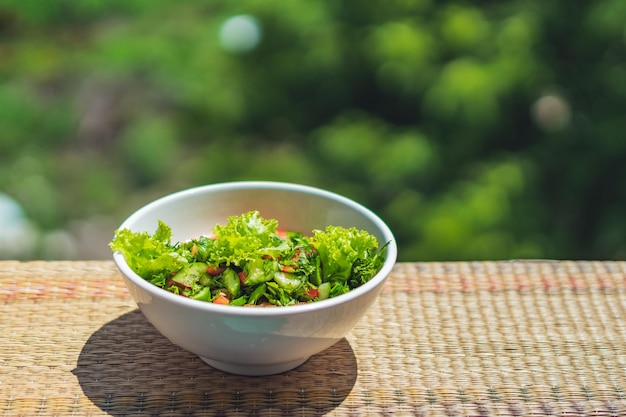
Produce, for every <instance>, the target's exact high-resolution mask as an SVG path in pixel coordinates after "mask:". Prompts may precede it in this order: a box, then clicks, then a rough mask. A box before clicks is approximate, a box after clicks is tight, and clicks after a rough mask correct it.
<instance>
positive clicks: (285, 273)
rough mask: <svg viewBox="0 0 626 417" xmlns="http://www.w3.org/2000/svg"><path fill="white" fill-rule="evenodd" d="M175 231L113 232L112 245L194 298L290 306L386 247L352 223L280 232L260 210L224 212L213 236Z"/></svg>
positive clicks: (367, 268)
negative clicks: (177, 238) (185, 236)
mask: <svg viewBox="0 0 626 417" xmlns="http://www.w3.org/2000/svg"><path fill="white" fill-rule="evenodd" d="M171 237H172V231H171V228H170V227H169V226H167V225H166V224H165V223H163V222H161V221H159V222H158V227H157V230H156V231H155V233H154V234H152V235H150V234H149V233H146V232H132V231H130V230H128V229H121V230H116V231H115V236H114V238H113V240H112V241H111V243H110V244H109V246H110V247H111V249H112V250H113V251H117V252H120V253H121V254H122V255H123V256H124V258H125V259H126V262H127V263H128V265H129V266H130V268H131V269H132V270H133V271H135V272H136V273H137V275H139V276H141V277H142V278H144V279H146V280H147V281H149V282H151V283H153V284H155V285H157V286H159V287H161V288H164V289H166V290H168V291H171V292H173V293H175V294H180V295H183V296H186V297H190V298H193V299H196V300H203V301H210V302H215V303H221V304H230V305H263V304H274V305H281V306H284V305H294V304H300V303H308V302H311V301H317V300H322V299H326V298H329V297H334V296H337V295H340V294H344V293H346V292H348V291H350V290H352V289H354V288H357V287H358V286H360V285H362V284H364V283H365V282H367V281H369V280H370V279H371V278H372V277H373V276H374V275H376V273H378V271H380V268H381V267H382V265H383V263H384V259H385V246H383V247H382V248H381V247H379V245H378V242H377V240H376V238H375V237H374V236H372V235H371V234H369V233H368V232H366V231H363V230H358V229H356V228H343V227H338V226H328V227H327V228H326V229H325V230H313V231H312V236H304V235H303V234H302V233H300V232H293V231H284V230H280V229H279V228H278V222H277V221H276V220H272V219H264V218H263V217H261V215H260V214H259V212H258V211H250V212H247V213H244V214H242V215H240V216H232V217H229V218H228V222H227V224H226V225H216V226H215V227H214V228H213V235H212V236H210V237H207V236H201V237H198V238H197V239H192V240H190V241H187V242H182V243H176V244H172V243H171Z"/></svg>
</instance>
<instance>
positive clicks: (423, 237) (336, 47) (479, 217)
mask: <svg viewBox="0 0 626 417" xmlns="http://www.w3.org/2000/svg"><path fill="white" fill-rule="evenodd" d="M234 16H240V17H243V20H241V19H240V20H239V21H237V22H236V23H235V22H234V21H232V20H231V21H230V22H231V23H233V25H231V29H232V27H235V29H236V30H235V31H234V32H233V31H232V30H231V31H230V32H226V30H225V29H224V28H225V26H224V25H225V23H226V22H229V19H231V18H233V17H234ZM246 19H247V20H246ZM241 22H244V23H243V24H242V23H241ZM625 22H626V3H625V2H623V1H622V0H598V1H595V2H575V4H574V3H573V2H570V1H565V0H554V1H549V2H546V1H542V0H505V1H499V2H494V1H488V0H481V1H476V2H465V1H462V0H451V1H446V2H434V1H432V0H389V1H385V2H379V1H372V0H341V1H333V2H326V1H319V0H318V1H304V0H291V1H288V2H285V1H276V0H263V1H261V0H238V1H232V2H230V1H213V2H206V1H199V0H182V1H178V2H169V1H163V0H106V1H104V0H83V1H70V0H56V1H49V2H47V1H37V0H21V1H19V2H17V1H11V0H0V192H2V193H4V194H6V195H8V196H10V197H12V198H13V199H15V200H16V201H17V202H18V203H19V204H20V205H21V206H22V207H23V208H24V210H25V212H26V216H27V217H28V218H29V219H30V220H31V221H32V223H33V224H34V226H35V228H36V230H38V231H39V232H41V233H46V232H49V231H54V230H63V229H64V228H67V227H69V226H68V225H70V224H71V223H72V222H73V221H76V219H80V220H84V221H87V222H88V221H89V220H90V219H93V218H101V217H102V216H106V217H107V218H110V219H111V221H112V224H119V222H121V221H122V220H123V219H124V218H125V217H126V216H127V215H128V214H129V213H130V212H131V211H133V210H134V209H136V208H137V207H139V206H140V205H142V204H144V203H146V202H147V201H149V200H151V199H153V198H155V197H158V196H161V195H164V194H166V193H169V192H172V191H175V190H178V189H181V188H186V187H190V186H195V185H200V184H207V183H214V182H222V181H230V180H248V179H264V180H280V181H292V182H298V183H305V184H310V185H315V186H319V187H323V188H327V189H330V190H332V191H336V192H339V193H342V194H345V195H347V196H349V197H351V198H353V199H355V200H357V201H359V202H361V203H363V204H365V205H367V206H368V207H370V208H371V209H372V210H374V211H375V212H377V213H378V214H380V215H381V216H382V217H383V218H384V219H385V220H386V221H387V222H388V224H389V225H390V226H391V227H392V229H393V230H394V233H395V234H396V236H397V238H398V240H399V246H400V260H403V261H417V260H466V259H473V260H481V259H507V258H528V257H532V258H561V259H580V258H586V259H616V258H624V257H626V239H625V236H626V215H625V213H626V165H625V162H624V161H626V158H625V156H626V122H625V120H626V118H625V117H624V109H625V107H624V104H625V103H626V23H625ZM237 24H239V26H237ZM246 25H247V26H246ZM237 27H240V28H241V29H240V32H237ZM257 35H258V36H257ZM255 36H256V37H255ZM233 37H234V38H233ZM109 232H110V234H112V230H110V231H109ZM109 237H110V236H109V235H106V236H105V237H104V238H102V239H105V238H106V239H108V238H109ZM101 243H102V245H101V246H102V247H103V248H104V249H105V250H106V240H103V241H102V242H101ZM43 253H44V252H42V249H41V248H35V249H34V250H33V251H32V252H30V253H25V254H23V255H19V256H21V257H41V256H44V255H42V254H43ZM103 253H105V252H103ZM0 257H1V256H0Z"/></svg>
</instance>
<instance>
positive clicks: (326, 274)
mask: <svg viewBox="0 0 626 417" xmlns="http://www.w3.org/2000/svg"><path fill="white" fill-rule="evenodd" d="M312 244H313V246H314V247H315V249H316V250H317V253H318V254H319V256H320V260H321V265H322V281H323V282H329V281H330V282H341V283H346V282H347V281H348V279H350V278H351V277H352V276H353V269H354V266H355V264H356V265H360V267H359V269H358V270H357V271H360V272H359V273H360V275H361V276H360V277H359V281H362V282H365V281H367V279H369V278H371V277H372V276H373V275H372V274H371V273H372V272H374V271H375V268H372V267H366V265H369V264H371V263H372V261H373V260H374V258H375V257H376V253H377V249H378V241H377V240H376V238H375V237H374V236H372V235H371V234H369V233H368V232H366V231H363V230H358V229H356V228H354V227H351V228H343V227H338V226H328V227H327V228H326V230H324V231H322V230H314V231H313V239H312ZM372 266H374V265H372ZM363 272H365V274H363ZM376 272H377V271H376ZM368 273H369V274H370V276H369V277H367V276H366V275H367V274H368ZM374 274H375V272H374Z"/></svg>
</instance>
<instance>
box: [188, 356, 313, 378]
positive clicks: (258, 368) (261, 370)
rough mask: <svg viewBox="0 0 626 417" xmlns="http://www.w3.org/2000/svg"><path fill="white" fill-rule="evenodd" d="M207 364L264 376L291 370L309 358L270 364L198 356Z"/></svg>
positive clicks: (232, 372)
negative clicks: (251, 363)
mask: <svg viewBox="0 0 626 417" xmlns="http://www.w3.org/2000/svg"><path fill="white" fill-rule="evenodd" d="M200 359H202V360H203V361H204V362H205V363H206V364H207V365H210V366H211V367H213V368H215V369H218V370H220V371H224V372H228V373H229V374H235V375H244V376H265V375H274V374H280V373H282V372H287V371H291V370H292V369H295V368H297V367H298V366H300V365H302V364H303V363H304V362H306V361H307V360H308V359H309V358H303V359H298V360H295V361H289V362H280V363H273V364H270V365H250V364H244V363H232V362H221V361H216V360H213V359H208V358H204V357H202V356H200Z"/></svg>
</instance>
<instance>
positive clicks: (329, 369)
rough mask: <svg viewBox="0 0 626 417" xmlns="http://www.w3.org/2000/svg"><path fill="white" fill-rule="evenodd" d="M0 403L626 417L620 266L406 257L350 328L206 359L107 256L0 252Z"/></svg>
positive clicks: (207, 412)
mask: <svg viewBox="0 0 626 417" xmlns="http://www.w3.org/2000/svg"><path fill="white" fill-rule="evenodd" d="M0 312H1V315H0V415H2V416H31V415H43V416H48V415H50V416H51V415H60V416H65V415H77V416H82V415H113V416H143V415H146V416H147V415H151V416H152V415H159V416H160V415H163V416H170V415H171V416H174V415H189V416H250V415H259V416H318V415H331V416H390V415H393V416H403V415H406V416H544V415H556V416H574V415H594V416H596V415H597V416H626V263H624V262H552V261H537V262H531V261H525V262H522V261H510V262H481V263H479V262H476V263H465V262H459V263H399V264H397V266H396V268H395V269H394V272H393V274H392V276H391V277H390V280H389V281H388V284H386V286H385V288H384V289H383V293H382V294H381V296H380V298H379V300H378V302H377V303H376V304H375V305H374V306H373V307H372V308H371V310H370V311H368V314H367V316H366V317H365V318H364V319H363V320H362V321H361V322H360V323H359V324H358V325H357V327H356V328H355V329H354V330H353V331H352V332H351V333H350V334H349V335H348V336H347V337H346V338H345V339H343V340H341V341H340V342H339V343H337V344H336V345H334V346H332V347H331V348H329V349H328V350H326V351H325V352H323V353H322V354H319V355H317V356H315V357H313V358H311V359H310V360H309V361H308V362H306V363H305V364H304V365H302V366H301V367H300V368H298V369H296V370H293V371H291V372H288V373H285V374H281V375H274V376H270V377H241V376H234V375H230V374H226V373H222V372H220V371H217V370H214V369H212V368H210V367H208V366H207V365H205V364H204V363H203V362H201V361H200V360H199V359H198V358H197V357H195V356H194V355H192V354H190V353H188V352H185V351H183V350H181V349H179V348H177V347H176V346H174V345H172V344H171V343H170V342H169V341H167V340H166V339H165V338H163V337H162V336H160V335H159V334H158V333H157V332H156V330H154V328H153V327H152V326H151V325H150V324H149V323H148V322H147V321H146V320H145V319H144V317H143V315H142V314H141V313H140V312H139V311H138V310H137V308H136V305H135V304H134V303H133V301H132V300H131V299H130V297H129V295H128V293H127V291H126V289H125V287H124V284H123V282H122V280H121V278H120V277H119V273H118V272H117V270H116V269H115V267H114V264H113V263H112V262H106V261H99V262H29V263H20V262H0Z"/></svg>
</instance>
